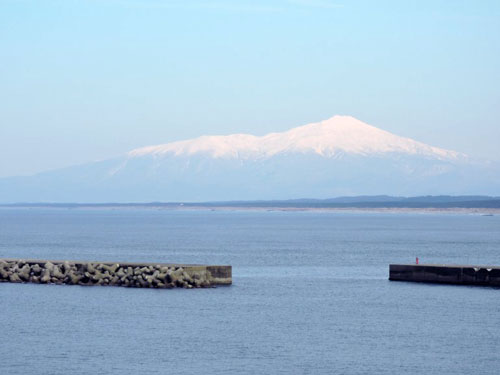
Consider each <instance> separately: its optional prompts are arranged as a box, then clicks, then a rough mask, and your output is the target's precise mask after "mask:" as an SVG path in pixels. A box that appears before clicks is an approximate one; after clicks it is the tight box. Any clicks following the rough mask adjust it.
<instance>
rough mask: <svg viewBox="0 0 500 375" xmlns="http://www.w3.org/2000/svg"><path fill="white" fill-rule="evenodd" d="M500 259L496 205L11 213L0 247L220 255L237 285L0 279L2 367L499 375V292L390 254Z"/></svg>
mask: <svg viewBox="0 0 500 375" xmlns="http://www.w3.org/2000/svg"><path fill="white" fill-rule="evenodd" d="M415 256H419V257H420V259H421V261H422V262H436V263H439V262H442V263H476V264H492V263H494V264H500V217H498V216H494V217H483V216H479V215H440V214H432V215H430V214H429V215H428V214H359V213H311V212H219V211H215V212H212V211H192V212H188V211H179V212H175V211H154V210H144V211H141V210H129V211H127V210H94V211H92V210H42V209H38V210H0V257H19V258H49V259H51V258H52V259H82V260H110V261H148V262H151V261H158V262H183V263H221V264H232V265H233V283H234V285H233V286H232V287H228V288H223V287H222V288H217V289H201V290H182V289H179V290H149V289H127V288H112V287H107V288H106V287H94V288H85V287H78V286H47V285H30V284H23V285H20V284H7V283H2V284H0V301H1V308H0V318H1V320H0V322H1V323H0V324H1V336H0V359H1V361H0V370H1V373H2V374H65V375H67V374H89V373H96V374H134V373H140V372H142V373H146V374H167V373H178V374H184V373H204V374H212V373H213V374H215V373H216V374H334V373H337V374H404V373H409V374H422V373H425V374H427V375H429V374H465V373H477V374H498V373H499V372H500V290H499V289H494V288H481V287H461V286H439V285H425V284H412V283H398V282H389V281H388V280H387V276H388V264H389V263H391V262H413V261H414V259H415Z"/></svg>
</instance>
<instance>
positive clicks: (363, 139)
mask: <svg viewBox="0 0 500 375" xmlns="http://www.w3.org/2000/svg"><path fill="white" fill-rule="evenodd" d="M288 153H300V154H306V153H312V154H317V155H321V156H323V157H326V158H331V157H335V156H337V155H342V154H356V155H363V156H369V155H384V154H394V153H397V154H409V155H420V156H424V157H429V158H435V159H440V160H454V159H460V158H463V157H465V155H464V154H460V153H458V152H455V151H450V150H445V149H441V148H437V147H433V146H429V145H426V144H424V143H421V142H418V141H415V140H412V139H410V138H404V137H400V136H397V135H394V134H392V133H389V132H387V131H385V130H382V129H378V128H376V127H375V126H372V125H369V124H366V123H364V122H362V121H360V120H358V119H356V118H354V117H352V116H340V115H336V116H333V117H331V118H329V119H327V120H324V121H320V122H317V123H310V124H306V125H303V126H299V127H296V128H293V129H290V130H288V131H285V132H281V133H270V134H267V135H264V136H262V137H257V136H254V135H250V134H233V135H227V136H202V137H198V138H195V139H190V140H185V141H179V142H172V143H167V144H163V145H158V146H149V147H143V148H139V149H135V150H132V151H131V152H129V154H128V156H129V157H132V158H135V157H142V156H154V157H161V156H191V155H195V154H204V155H208V156H210V157H212V158H239V159H264V158H269V157H272V156H275V155H278V154H288Z"/></svg>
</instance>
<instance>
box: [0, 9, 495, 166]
mask: <svg viewBox="0 0 500 375" xmlns="http://www.w3.org/2000/svg"><path fill="white" fill-rule="evenodd" d="M499 85H500V1H496V0H495V1H480V0H475V1H472V0H471V1H439V0H431V1H424V0H420V1H398V0H397V1H343V0H338V1H336V0H334V1H329V0H288V1H287V0H267V1H259V0H253V1H252V0H244V1H237V0H233V1H229V0H213V1H211V0H207V1H201V0H198V1H190V0H179V1H177V0H172V1H170V0H44V1H40V0H0V176H8V175H19V174H30V173H34V172H38V171H42V170H47V169H53V168H58V167H62V166H67V165H72V164H76V163H83V162H86V161H93V160H98V159H104V158H108V157H112V156H115V155H118V154H121V153H123V152H126V151H128V150H130V149H133V148H136V147H140V146H145V145H152V144H160V143H167V142H170V141H174V140H180V139H186V138H192V137H196V136H199V135H203V134H231V133H252V134H255V135H263V134H266V133H268V132H272V131H283V130H287V129H289V128H292V127H294V126H298V125H302V124H305V123H309V122H315V121H319V120H322V119H326V118H329V117H331V116H333V115H335V114H344V115H352V116H354V117H357V118H359V119H360V120H362V121H365V122H368V123H370V124H372V125H375V126H377V127H380V128H382V129H385V130H388V131H391V132H393V133H395V134H398V135H403V136H407V137H411V138H414V139H417V140H419V141H422V142H426V143H429V144H432V145H435V146H440V147H444V148H450V149H455V150H458V151H462V152H466V153H468V154H470V155H472V156H476V157H483V158H489V159H494V160H500V121H499V119H500V92H499Z"/></svg>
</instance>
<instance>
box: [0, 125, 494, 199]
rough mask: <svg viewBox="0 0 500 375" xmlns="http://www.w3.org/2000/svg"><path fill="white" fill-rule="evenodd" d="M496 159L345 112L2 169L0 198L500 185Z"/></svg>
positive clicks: (473, 190)
mask: <svg viewBox="0 0 500 375" xmlns="http://www.w3.org/2000/svg"><path fill="white" fill-rule="evenodd" d="M499 191H500V164H496V163H483V162H478V161H476V160H474V159H472V158H470V157H468V156H467V155H465V154H462V153H459V152H456V151H451V150H445V149H440V148H438V147H433V146H429V145H426V144H423V143H421V142H417V141H414V140H412V139H409V138H404V137H400V136H396V135H393V134H391V133H389V132H386V131H384V130H381V129H378V128H375V127H373V126H371V125H368V124H365V123H363V122H361V121H359V120H356V119H354V118H352V117H349V116H334V117H332V118H330V119H328V120H325V121H322V122H319V123H312V124H307V125H303V126H301V127H297V128H293V129H290V130H289V131H286V132H282V133H270V134H267V135H265V136H262V137H256V136H252V135H241V134H240V135H231V136H204V137H199V138H195V139H193V140H187V141H180V142H173V143H167V144H164V145H159V146H148V147H146V148H140V149H135V150H132V151H131V152H129V153H127V154H124V155H122V156H119V157H116V158H113V159H107V160H102V161H99V162H91V163H87V164H84V165H78V166H73V167H67V168H64V169H59V170H53V171H48V172H44V173H39V174H36V175H33V176H25V177H10V178H1V179H0V203H2V202H3V203H8V202H23V201H24V202H27V201H30V202H120V201H121V202H148V201H150V202H151V201H171V202H172V201H177V202H202V201H228V200H233V201H234V200H238V201H241V200H282V199H296V198H300V197H304V196H306V197H314V198H318V199H323V198H328V197H332V196H352V195H393V196H416V195H450V194H451V195H498V192H499Z"/></svg>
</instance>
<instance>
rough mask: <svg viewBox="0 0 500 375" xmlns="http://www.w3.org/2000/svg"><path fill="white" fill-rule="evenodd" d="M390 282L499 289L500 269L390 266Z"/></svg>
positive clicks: (483, 267)
mask: <svg viewBox="0 0 500 375" xmlns="http://www.w3.org/2000/svg"><path fill="white" fill-rule="evenodd" d="M389 280H391V281H414V282H423V283H439V284H457V285H480V286H496V287H499V286H500V267H499V266H471V265H449V264H390V265H389Z"/></svg>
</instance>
